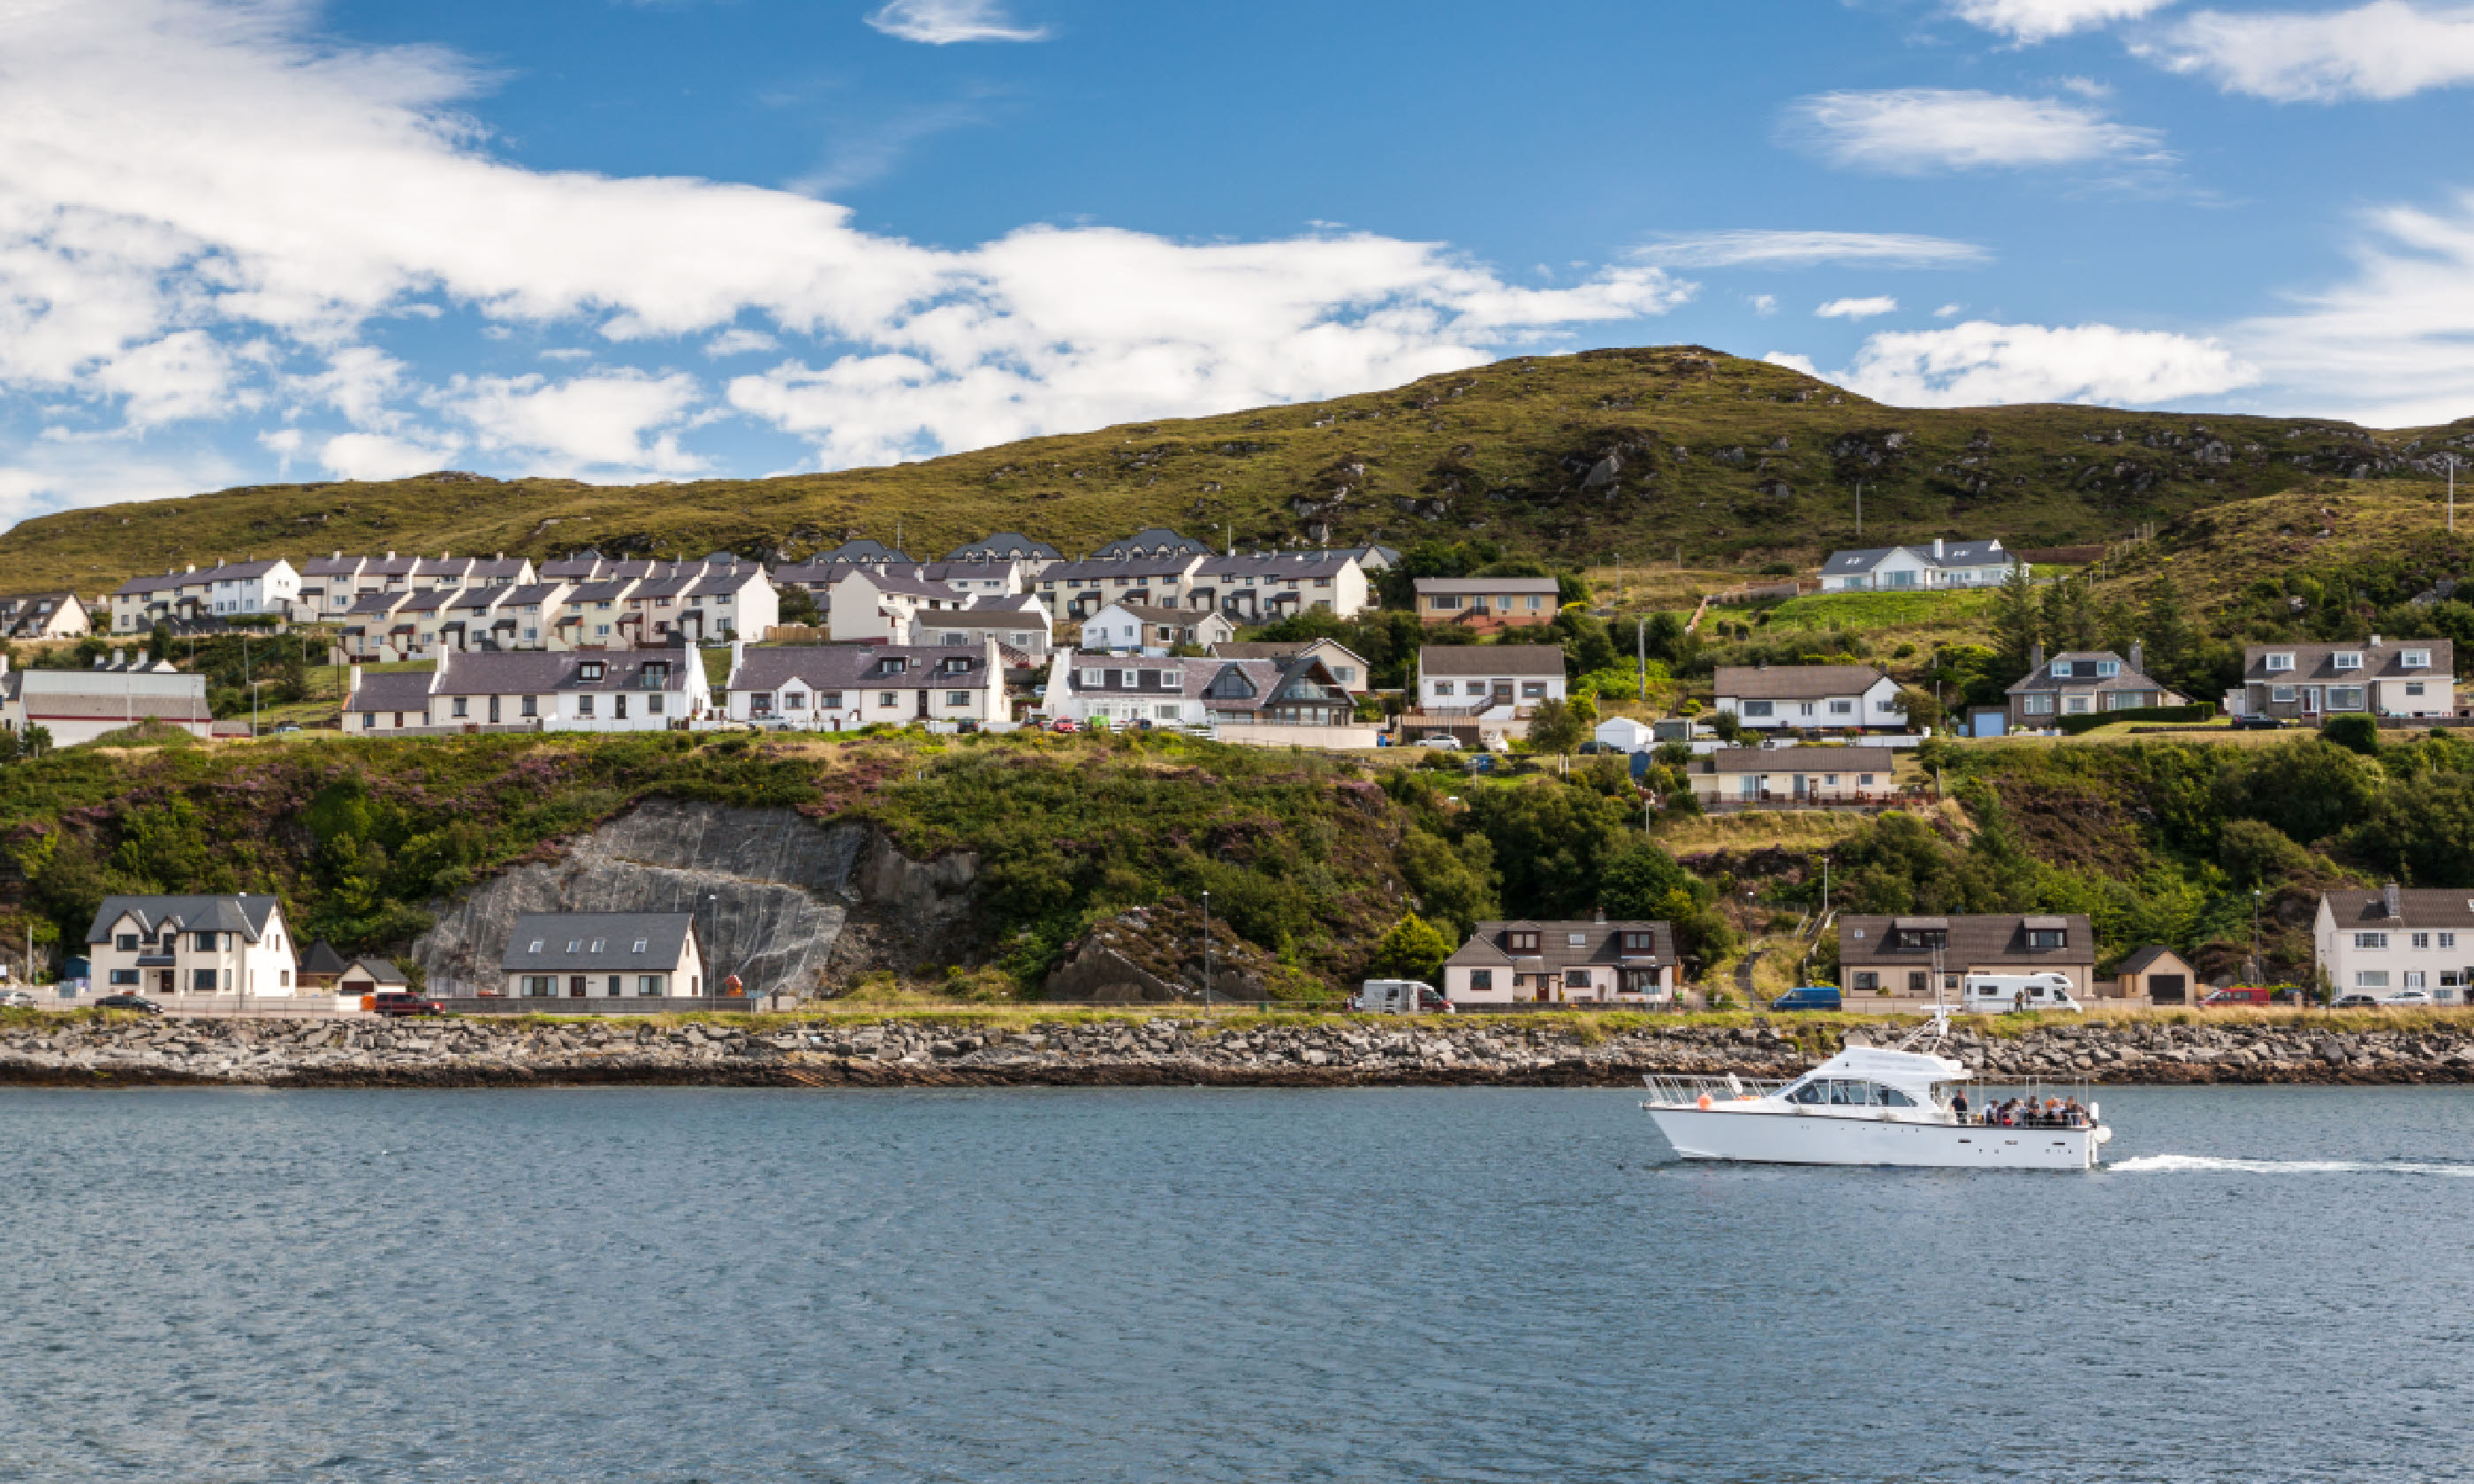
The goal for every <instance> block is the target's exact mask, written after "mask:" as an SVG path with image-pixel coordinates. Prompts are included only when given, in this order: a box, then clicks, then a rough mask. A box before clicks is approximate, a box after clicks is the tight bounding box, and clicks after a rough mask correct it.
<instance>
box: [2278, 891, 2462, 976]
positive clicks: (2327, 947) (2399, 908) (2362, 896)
mask: <svg viewBox="0 0 2474 1484" xmlns="http://www.w3.org/2000/svg"><path fill="white" fill-rule="evenodd" d="M2313 938H2314V940H2315V945H2316V948H2317V951H2318V963H2319V968H2320V969H2322V970H2323V971H2324V972H2326V974H2327V975H2328V983H2329V985H2330V986H2331V987H2332V988H2334V989H2335V990H2336V992H2337V993H2340V994H2377V995H2380V996H2382V997H2384V998H2385V997H2386V996H2388V995H2390V994H2395V993H2399V992H2401V991H2405V990H2422V991H2425V992H2426V993H2429V994H2430V995H2431V997H2432V999H2433V1001H2435V1002H2436V1003H2438V1004H2442V1005H2463V1004H2467V1003H2474V993H2469V991H2474V891H2468V890H2462V889H2439V888H2428V889H2426V888H2414V889H2411V890H2409V889H2407V888H2404V887H2400V886H2398V885H2397V884H2396V883H2394V882H2390V883H2389V884H2388V885H2387V886H2384V887H2382V888H2380V889H2379V890H2378V891H2375V892H2365V891H2348V892H2326V893H2322V894H2321V895H2320V898H2319V914H2318V919H2317V921H2316V923H2315V924H2314V926H2313Z"/></svg>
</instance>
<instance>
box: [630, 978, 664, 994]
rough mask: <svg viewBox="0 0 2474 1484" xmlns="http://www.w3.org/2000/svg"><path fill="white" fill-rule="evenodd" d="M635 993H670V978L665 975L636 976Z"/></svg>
mask: <svg viewBox="0 0 2474 1484" xmlns="http://www.w3.org/2000/svg"><path fill="white" fill-rule="evenodd" d="M636 993H639V994H667V993H670V976H669V975H667V974H638V975H637V976H636Z"/></svg>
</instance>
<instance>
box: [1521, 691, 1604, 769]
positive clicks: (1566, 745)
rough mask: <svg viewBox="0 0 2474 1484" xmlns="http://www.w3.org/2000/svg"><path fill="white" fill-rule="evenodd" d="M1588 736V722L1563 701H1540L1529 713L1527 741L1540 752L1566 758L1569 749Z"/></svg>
mask: <svg viewBox="0 0 2474 1484" xmlns="http://www.w3.org/2000/svg"><path fill="white" fill-rule="evenodd" d="M1588 740H1589V724H1588V723H1587V722H1584V721H1583V720H1581V715H1580V713H1579V712H1578V711H1576V710H1574V709H1573V708H1572V706H1570V705H1569V704H1567V703H1565V702H1562V701H1556V700H1552V699H1549V700H1545V701H1540V702H1539V703H1538V708H1537V709H1536V710H1534V711H1532V712H1530V713H1529V743H1530V745H1531V746H1532V747H1535V748H1537V749H1538V750H1540V752H1546V753H1553V754H1555V755H1557V756H1558V757H1569V756H1570V755H1571V754H1572V750H1573V749H1574V748H1577V747H1579V746H1580V745H1581V744H1582V743H1583V742H1586V741H1588Z"/></svg>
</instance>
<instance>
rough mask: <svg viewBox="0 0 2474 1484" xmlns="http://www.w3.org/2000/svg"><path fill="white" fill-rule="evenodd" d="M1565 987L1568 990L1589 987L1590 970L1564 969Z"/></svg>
mask: <svg viewBox="0 0 2474 1484" xmlns="http://www.w3.org/2000/svg"><path fill="white" fill-rule="evenodd" d="M1564 988H1565V989H1567V990H1586V989H1588V988H1589V970H1588V969H1564Z"/></svg>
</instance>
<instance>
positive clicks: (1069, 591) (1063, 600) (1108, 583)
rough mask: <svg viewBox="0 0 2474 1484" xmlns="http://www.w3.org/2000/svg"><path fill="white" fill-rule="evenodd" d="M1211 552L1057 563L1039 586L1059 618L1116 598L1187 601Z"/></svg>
mask: <svg viewBox="0 0 2474 1484" xmlns="http://www.w3.org/2000/svg"><path fill="white" fill-rule="evenodd" d="M1209 555H1210V553H1208V552H1196V553H1191V554H1186V555H1179V556H1170V557H1133V556H1128V557H1094V558H1092V559H1091V560H1089V561H1087V562H1055V563H1053V564H1051V565H1050V566H1048V567H1047V568H1046V569H1044V570H1042V571H1041V572H1040V574H1039V580H1038V585H1037V586H1036V588H1035V589H1034V590H1035V591H1036V592H1037V593H1038V596H1039V601H1040V602H1042V603H1044V604H1046V605H1048V611H1049V614H1050V616H1051V617H1053V618H1055V620H1056V621H1057V622H1059V623H1069V622H1078V621H1079V620H1081V619H1084V618H1088V617H1090V616H1091V615H1092V614H1093V613H1096V612H1098V611H1099V610H1101V609H1102V608H1104V607H1105V606H1106V605H1107V604H1109V603H1111V602H1123V603H1146V604H1150V605H1151V606H1152V607H1154V608H1182V607H1185V606H1186V602H1185V598H1186V589H1187V588H1188V587H1189V586H1191V585H1192V582H1193V578H1194V573H1195V569H1196V568H1198V567H1200V566H1201V564H1202V562H1203V561H1204V559H1205V558H1206V557H1208V556H1209Z"/></svg>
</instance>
